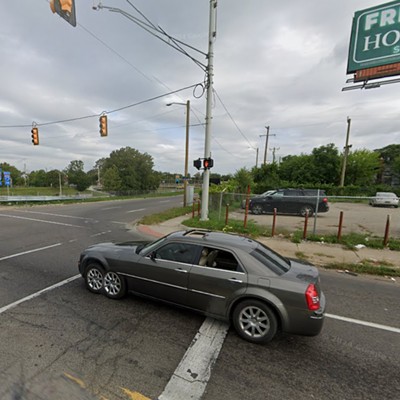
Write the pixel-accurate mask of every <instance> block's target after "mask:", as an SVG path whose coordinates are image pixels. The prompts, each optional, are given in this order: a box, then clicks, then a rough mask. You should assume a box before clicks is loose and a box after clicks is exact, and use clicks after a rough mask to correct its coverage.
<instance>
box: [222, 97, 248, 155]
mask: <svg viewBox="0 0 400 400" xmlns="http://www.w3.org/2000/svg"><path fill="white" fill-rule="evenodd" d="M214 92H215V94H216V96H217V97H218V100H219V101H220V103H221V104H222V107H224V110H225V111H226V113H227V114H228V116H229V118H230V119H231V121H232V122H233V124H234V125H235V127H236V129H237V130H238V131H239V133H240V134H241V135H242V136H243V138H244V139H245V140H246V141H247V143H248V144H249V146H250V147H251V148H252V149H253V150H256V149H255V148H254V147H253V145H252V144H251V143H250V141H249V139H247V137H246V135H245V134H244V133H243V132H242V130H241V129H240V128H239V126H238V124H237V123H236V121H235V120H234V119H233V117H232V115H231V113H230V112H229V111H228V109H227V108H226V106H225V104H224V103H223V101H222V100H221V98H220V97H219V95H218V93H217V91H216V90H214Z"/></svg>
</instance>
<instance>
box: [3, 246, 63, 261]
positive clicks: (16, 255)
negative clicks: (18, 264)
mask: <svg viewBox="0 0 400 400" xmlns="http://www.w3.org/2000/svg"><path fill="white" fill-rule="evenodd" d="M61 245H62V243H56V244H51V245H50V246H45V247H39V248H37V249H33V250H27V251H24V252H22V253H16V254H12V255H10V256H6V257H1V258H0V261H3V260H8V259H9V258H14V257H19V256H24V255H25V254H30V253H35V252H36V251H42V250H47V249H51V248H52V247H57V246H61Z"/></svg>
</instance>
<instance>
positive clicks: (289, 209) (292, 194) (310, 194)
mask: <svg viewBox="0 0 400 400" xmlns="http://www.w3.org/2000/svg"><path fill="white" fill-rule="evenodd" d="M317 205H318V213H321V212H327V211H329V203H328V198H327V197H326V194H325V192H324V191H323V190H320V191H318V190H317V189H278V190H275V191H273V192H272V193H268V195H267V196H263V197H255V198H253V199H251V200H250V202H249V210H250V212H252V213H253V214H262V213H272V212H273V211H274V208H276V210H277V212H278V213H279V214H300V215H301V216H303V217H304V216H305V215H306V214H308V216H309V217H311V216H312V215H313V214H314V212H315V211H316V210H317Z"/></svg>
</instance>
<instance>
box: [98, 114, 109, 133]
mask: <svg viewBox="0 0 400 400" xmlns="http://www.w3.org/2000/svg"><path fill="white" fill-rule="evenodd" d="M99 121H100V125H99V127H100V136H107V134H108V128H107V115H102V116H101V117H100V120H99Z"/></svg>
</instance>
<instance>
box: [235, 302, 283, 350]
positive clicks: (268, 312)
mask: <svg viewBox="0 0 400 400" xmlns="http://www.w3.org/2000/svg"><path fill="white" fill-rule="evenodd" d="M232 320H233V326H234V327H235V330H236V332H237V333H238V335H239V336H240V337H242V338H243V339H245V340H247V341H249V342H252V343H267V342H269V341H271V340H272V339H273V338H274V336H275V335H276V332H277V330H278V321H277V317H276V315H275V313H274V312H273V311H272V309H271V308H270V307H269V306H267V305H266V304H265V303H263V302H261V301H258V300H246V301H243V302H242V303H239V304H238V305H237V306H236V308H235V310H234V311H233V315H232Z"/></svg>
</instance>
